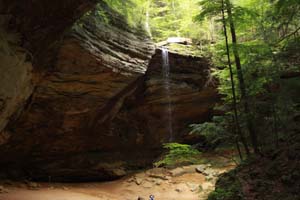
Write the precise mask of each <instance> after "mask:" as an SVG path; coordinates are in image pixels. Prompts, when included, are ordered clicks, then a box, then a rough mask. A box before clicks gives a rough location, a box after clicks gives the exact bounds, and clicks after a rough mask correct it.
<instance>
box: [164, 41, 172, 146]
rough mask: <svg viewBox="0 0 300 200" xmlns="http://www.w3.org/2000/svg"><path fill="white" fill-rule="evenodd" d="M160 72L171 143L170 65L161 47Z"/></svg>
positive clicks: (165, 49)
mask: <svg viewBox="0 0 300 200" xmlns="http://www.w3.org/2000/svg"><path fill="white" fill-rule="evenodd" d="M162 61H163V64H162V72H163V84H164V92H165V96H166V99H167V108H166V115H167V129H168V131H169V142H172V141H173V126H172V104H171V89H170V63H169V52H168V49H167V48H165V47H162Z"/></svg>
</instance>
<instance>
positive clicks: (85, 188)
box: [0, 165, 233, 200]
mask: <svg viewBox="0 0 300 200" xmlns="http://www.w3.org/2000/svg"><path fill="white" fill-rule="evenodd" d="M231 168H233V165H227V166H224V167H218V168H216V167H211V166H210V165H191V166H186V167H180V168H176V169H173V170H167V169H164V168H154V169H150V170H147V171H144V172H141V173H137V174H134V175H132V176H129V177H125V178H123V179H121V180H117V181H112V182H105V183H78V184H59V183H56V184H54V183H51V184H49V183H39V184H37V183H11V182H10V183H6V184H5V183H3V184H2V186H0V200H137V199H138V197H141V199H145V200H148V199H149V195H150V194H153V195H154V196H155V200H178V199H180V200H204V199H206V198H207V194H208V193H209V192H211V191H212V190H213V189H214V184H215V181H216V179H217V176H218V175H219V174H221V173H224V172H225V171H227V170H229V169H231ZM0 185H1V184H0Z"/></svg>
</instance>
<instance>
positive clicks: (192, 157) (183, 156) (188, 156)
mask: <svg viewBox="0 0 300 200" xmlns="http://www.w3.org/2000/svg"><path fill="white" fill-rule="evenodd" d="M163 147H164V148H165V149H167V150H168V153H167V154H166V155H165V156H164V158H163V159H162V160H160V161H158V162H156V163H154V165H155V166H157V167H158V166H176V165H180V164H182V163H196V162H197V161H198V159H197V157H196V156H199V155H200V152H199V151H197V150H196V149H193V148H192V147H191V146H190V145H187V144H178V143H167V144H164V146H163Z"/></svg>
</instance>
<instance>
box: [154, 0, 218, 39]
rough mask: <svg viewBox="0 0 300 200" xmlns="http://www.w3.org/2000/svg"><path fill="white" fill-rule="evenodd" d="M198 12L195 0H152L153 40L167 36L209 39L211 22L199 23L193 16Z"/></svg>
mask: <svg viewBox="0 0 300 200" xmlns="http://www.w3.org/2000/svg"><path fill="white" fill-rule="evenodd" d="M198 12H199V5H198V4H197V1H191V0H152V1H151V5H150V26H151V31H152V35H153V39H154V41H156V42H158V41H164V40H166V39H167V38H169V37H186V38H191V39H193V40H195V41H199V40H210V39H211V37H212V36H211V34H212V33H211V32H213V30H212V29H213V28H214V27H213V26H212V25H211V23H212V22H206V23H204V24H203V25H200V24H198V23H196V22H194V20H193V18H194V17H195V15H197V13H198Z"/></svg>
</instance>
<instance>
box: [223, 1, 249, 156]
mask: <svg viewBox="0 0 300 200" xmlns="http://www.w3.org/2000/svg"><path fill="white" fill-rule="evenodd" d="M224 10H225V8H224V0H222V21H223V29H224V37H225V42H226V54H227V60H228V67H229V71H230V81H231V92H232V97H233V112H234V123H235V129H236V133H237V135H238V137H239V139H240V140H241V142H242V144H243V145H244V148H245V151H246V154H247V155H249V154H250V151H249V148H248V144H247V140H246V138H245V137H244V135H243V133H242V130H241V126H240V123H239V118H238V111H237V101H236V94H235V84H234V77H233V71H232V66H231V59H230V51H229V42H228V36H227V28H226V20H225V11H224ZM236 143H237V147H238V151H239V153H240V152H241V151H240V148H239V144H238V141H236ZM240 157H241V159H242V155H241V153H240Z"/></svg>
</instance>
